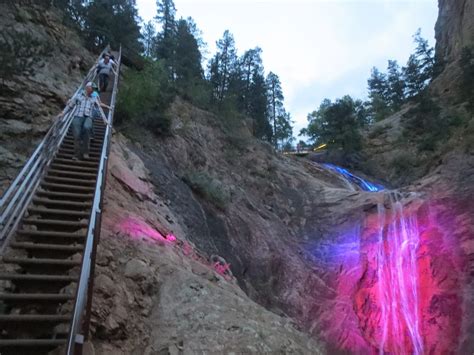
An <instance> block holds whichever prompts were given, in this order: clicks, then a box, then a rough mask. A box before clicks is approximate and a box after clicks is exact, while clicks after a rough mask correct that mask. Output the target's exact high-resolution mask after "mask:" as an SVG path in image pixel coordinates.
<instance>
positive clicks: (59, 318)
mask: <svg viewBox="0 0 474 355" xmlns="http://www.w3.org/2000/svg"><path fill="white" fill-rule="evenodd" d="M70 319H71V317H70V316H64V315H59V314H0V322H2V323H6V322H54V323H61V322H66V321H69V320H70Z"/></svg>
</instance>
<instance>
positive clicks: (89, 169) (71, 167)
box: [51, 159, 98, 174]
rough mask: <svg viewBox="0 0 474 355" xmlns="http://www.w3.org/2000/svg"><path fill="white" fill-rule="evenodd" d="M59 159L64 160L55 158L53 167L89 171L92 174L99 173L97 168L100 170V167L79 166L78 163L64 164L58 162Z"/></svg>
mask: <svg viewBox="0 0 474 355" xmlns="http://www.w3.org/2000/svg"><path fill="white" fill-rule="evenodd" d="M58 160H62V159H55V160H54V161H53V164H51V166H52V167H53V168H55V169H56V168H57V169H67V170H69V171H78V172H87V173H90V174H97V170H98V167H95V168H93V167H90V166H89V167H85V166H78V165H75V166H74V165H64V164H59V163H57V161H58Z"/></svg>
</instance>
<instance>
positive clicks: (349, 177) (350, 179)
mask: <svg viewBox="0 0 474 355" xmlns="http://www.w3.org/2000/svg"><path fill="white" fill-rule="evenodd" d="M323 166H324V167H326V168H327V169H328V170H330V171H332V172H335V173H336V174H338V175H340V176H341V177H342V178H343V180H344V181H346V182H347V183H348V184H349V186H351V187H350V188H349V189H350V190H352V191H355V189H354V188H353V185H354V184H355V185H357V186H359V187H360V188H361V189H362V190H363V191H371V192H376V191H382V190H384V187H383V186H381V185H378V184H373V183H371V182H368V181H366V180H364V179H362V178H361V177H359V176H356V175H354V174H352V173H351V172H349V171H348V170H347V169H344V168H341V167H340V166H337V165H333V164H327V163H326V164H323Z"/></svg>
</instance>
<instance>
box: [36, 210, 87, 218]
mask: <svg viewBox="0 0 474 355" xmlns="http://www.w3.org/2000/svg"><path fill="white" fill-rule="evenodd" d="M28 212H30V214H32V213H35V214H36V213H39V214H54V215H61V216H71V217H85V218H88V217H89V216H90V212H81V211H71V210H60V209H53V208H41V207H30V208H28Z"/></svg>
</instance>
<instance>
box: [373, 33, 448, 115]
mask: <svg viewBox="0 0 474 355" xmlns="http://www.w3.org/2000/svg"><path fill="white" fill-rule="evenodd" d="M413 38H414V42H415V44H416V48H415V52H414V53H413V54H411V55H410V57H409V59H408V62H407V64H406V66H405V67H403V68H402V69H400V67H399V65H398V63H397V62H396V61H395V60H389V61H388V67H387V74H384V73H381V72H380V71H379V70H378V69H377V68H372V71H371V75H370V78H369V80H368V88H369V98H370V102H369V108H370V114H371V117H372V119H373V120H374V121H380V120H383V119H384V118H386V117H388V116H389V115H391V114H393V113H395V112H397V111H398V110H400V108H401V106H402V105H403V104H404V103H405V102H406V101H407V100H408V99H413V98H416V97H417V96H418V95H420V94H421V93H422V92H423V91H424V90H425V88H426V87H427V85H428V84H429V82H430V81H431V79H432V78H433V76H434V74H435V70H439V68H440V67H441V65H440V64H438V65H437V63H436V62H435V59H434V49H433V48H432V47H430V46H429V45H428V41H427V40H425V39H423V38H422V37H421V31H420V30H418V31H417V32H416V33H415V35H414V36H413Z"/></svg>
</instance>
